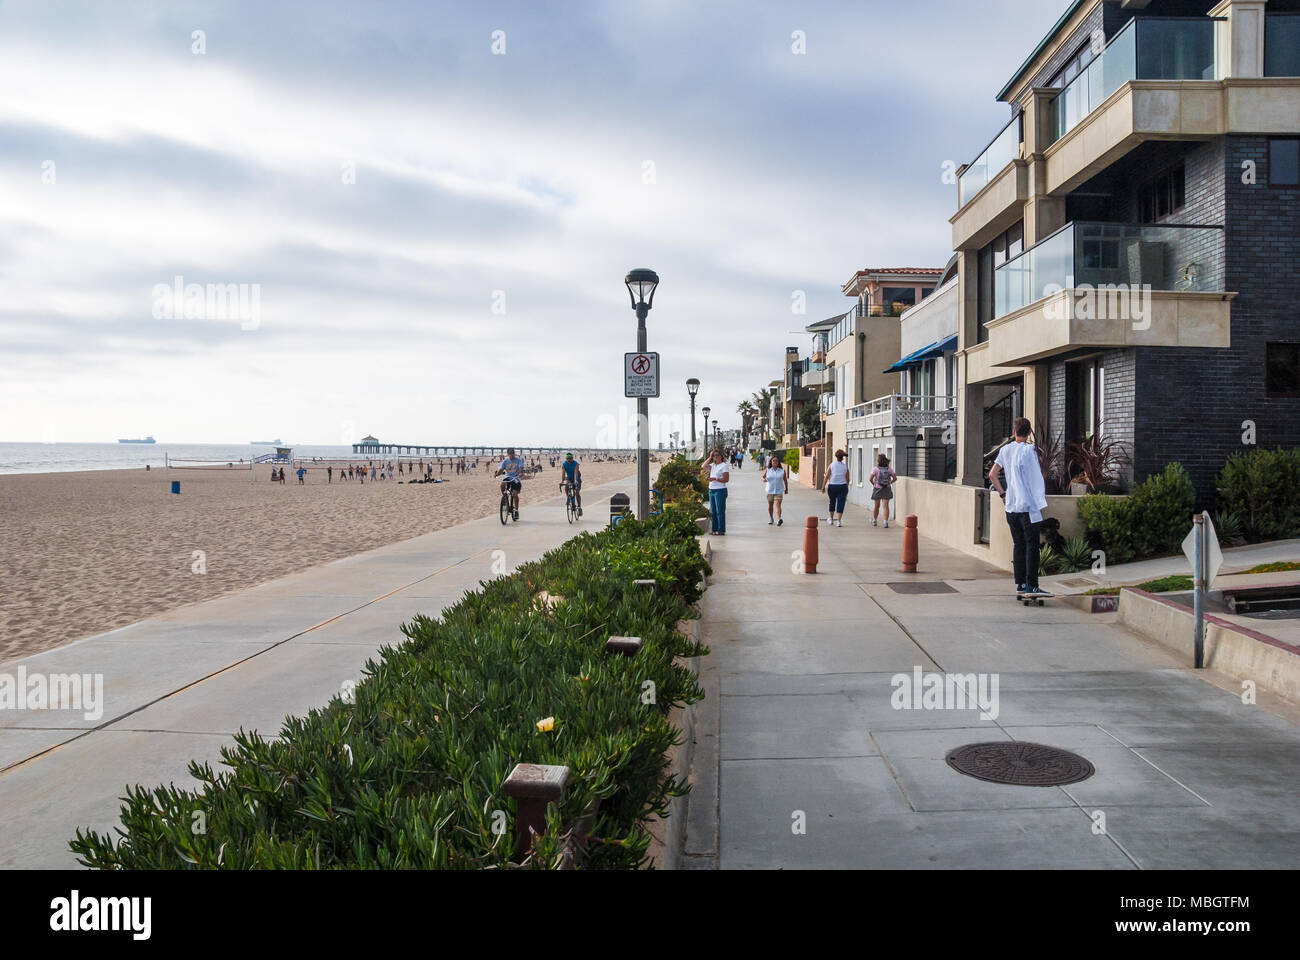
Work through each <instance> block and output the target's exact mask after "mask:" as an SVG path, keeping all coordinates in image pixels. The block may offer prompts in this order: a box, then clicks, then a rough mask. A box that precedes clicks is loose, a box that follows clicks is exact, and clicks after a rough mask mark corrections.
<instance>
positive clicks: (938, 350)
mask: <svg viewBox="0 0 1300 960" xmlns="http://www.w3.org/2000/svg"><path fill="white" fill-rule="evenodd" d="M956 349H957V335H956V334H955V333H954V334H953V335H952V336H951V337H946V338H944V339H943V340H936V341H935V342H934V343H932V344H930V345H929V346H928V347H922V348H921V349H920V350H917V351H915V352H913V353H909V354H908V355H907V356H905V357H904V358H903V359H902V360H899V361H898V362H897V363H896V364H894V365H893V366H892V367H890V368H889V369H887V370H885V371H883V372H884V373H898V372H900V371H902V370H908V369H910V368H912V367H919V366H920V365H921V364H922V363H924V362H925V361H926V360H930V359H932V358H934V357H939V356H942V355H943V354H944V353H945V352H946V351H948V350H956Z"/></svg>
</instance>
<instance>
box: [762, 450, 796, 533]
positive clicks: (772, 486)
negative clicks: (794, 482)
mask: <svg viewBox="0 0 1300 960" xmlns="http://www.w3.org/2000/svg"><path fill="white" fill-rule="evenodd" d="M762 480H763V489H764V490H765V491H766V492H767V525H768V526H769V527H770V526H771V525H772V522H773V520H774V519H775V521H776V525H777V526H778V527H780V526H783V525H784V524H785V519H784V518H783V517H782V516H781V500H782V499H783V498H784V497H785V495H786V494H787V493H789V492H790V471H789V470H787V469H786V466H785V464H784V463H782V462H781V458H780V457H778V456H777V455H776V454H772V456H771V457H769V458H768V461H767V466H766V467H765V468H764V469H763V477H762ZM774 505H775V507H776V516H775V518H774V517H773V516H772V507H773V506H774Z"/></svg>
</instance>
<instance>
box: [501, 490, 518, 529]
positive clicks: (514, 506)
mask: <svg viewBox="0 0 1300 960" xmlns="http://www.w3.org/2000/svg"><path fill="white" fill-rule="evenodd" d="M500 513H501V526H503V527H504V526H505V525H506V521H507V520H514V521H515V522H516V523H517V522H518V521H519V491H518V490H517V489H515V488H514V487H511V486H509V485H507V486H506V489H505V492H503V493H502V494H501V508H500Z"/></svg>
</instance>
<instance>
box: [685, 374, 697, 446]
mask: <svg viewBox="0 0 1300 960" xmlns="http://www.w3.org/2000/svg"><path fill="white" fill-rule="evenodd" d="M686 392H687V393H689V394H690V395H691V443H692V444H694V443H695V395H696V394H697V393H699V392H700V381H698V380H696V379H695V378H694V377H691V379H689V380H687V381H686Z"/></svg>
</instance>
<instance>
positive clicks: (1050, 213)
mask: <svg viewBox="0 0 1300 960" xmlns="http://www.w3.org/2000/svg"><path fill="white" fill-rule="evenodd" d="M997 98H998V100H1000V101H1002V102H1004V103H1006V104H1007V106H1008V108H1009V114H1010V116H1009V119H1008V122H1007V124H1006V125H1005V126H1004V127H1003V128H1002V129H1001V130H999V131H997V132H996V133H994V134H993V135H992V137H991V142H990V143H989V145H988V147H987V148H985V149H984V150H982V151H981V152H980V153H979V155H978V156H977V157H976V158H975V159H974V160H973V161H971V162H970V163H967V164H965V165H964V166H962V167H961V168H960V169H959V171H958V185H957V198H956V199H957V211H956V213H955V214H954V215H953V217H952V219H951V224H952V235H953V249H954V251H955V253H956V261H957V262H956V267H957V277H956V288H955V289H956V301H957V329H956V335H957V342H956V350H955V353H954V356H955V359H956V369H955V377H956V382H955V392H956V407H957V424H958V429H957V450H956V464H955V467H956V469H955V477H954V480H953V482H952V483H947V484H942V483H937V482H929V481H924V480H913V479H909V480H906V481H904V482H903V483H902V484H900V490H899V495H900V510H906V511H907V512H913V513H920V514H922V515H925V516H928V517H931V518H933V519H932V521H931V522H930V523H929V530H928V532H929V535H931V536H937V537H940V538H942V539H944V540H945V541H947V542H949V543H951V544H952V545H953V546H957V547H959V548H961V549H964V550H967V551H968V552H971V553H974V554H976V555H980V556H985V557H987V558H988V559H990V560H993V561H994V562H998V563H1004V564H1005V563H1006V562H1007V560H1008V558H1009V555H1010V545H1009V542H1008V538H1007V534H1006V525H1005V524H1002V523H992V524H991V523H990V521H989V516H990V505H989V499H988V496H987V493H986V491H985V489H984V488H985V485H986V481H985V475H986V473H987V454H988V452H989V450H990V449H991V448H992V447H993V446H994V445H995V444H996V443H997V442H999V441H1000V440H1001V439H1002V437H1003V436H1005V433H1004V428H1003V426H1002V425H1003V424H1004V423H1006V422H1008V421H1009V419H1010V418H1012V417H1014V416H1017V415H1024V416H1027V417H1029V418H1030V419H1031V420H1032V421H1033V422H1034V424H1035V427H1036V430H1037V432H1038V436H1039V439H1040V440H1046V439H1048V438H1059V439H1060V440H1061V441H1062V442H1065V443H1068V442H1070V441H1074V442H1081V441H1085V440H1087V439H1088V438H1091V437H1100V438H1106V439H1115V440H1120V441H1123V442H1124V443H1125V445H1126V446H1127V448H1128V450H1129V452H1130V455H1131V460H1132V462H1131V465H1130V466H1129V467H1128V468H1127V469H1126V470H1124V471H1122V474H1123V475H1122V476H1121V478H1120V479H1121V483H1124V482H1132V481H1134V480H1141V479H1143V478H1145V477H1147V476H1149V475H1150V474H1152V473H1155V472H1158V471H1159V470H1160V469H1162V468H1163V466H1164V465H1165V464H1166V463H1168V462H1170V461H1179V462H1181V463H1182V464H1183V465H1184V466H1186V467H1187V469H1188V471H1189V473H1190V474H1191V476H1192V479H1193V481H1194V483H1195V484H1196V486H1197V489H1198V492H1199V493H1200V496H1201V497H1202V499H1206V500H1208V499H1209V498H1210V497H1211V495H1212V487H1213V478H1214V475H1215V473H1216V471H1217V470H1218V469H1219V467H1220V466H1221V465H1222V463H1223V462H1224V460H1225V459H1226V458H1227V457H1228V456H1229V455H1230V454H1232V453H1234V452H1237V451H1239V450H1241V449H1243V438H1249V439H1253V440H1254V441H1255V442H1257V443H1259V444H1261V445H1264V446H1275V445H1288V446H1294V445H1297V444H1300V317H1298V316H1297V307H1296V304H1297V302H1300V279H1298V277H1300V273H1298V272H1297V267H1298V265H1300V171H1298V170H1297V167H1298V165H1300V156H1298V154H1300V0H1222V2H1212V0H1075V2H1072V3H1070V4H1069V5H1068V7H1067V9H1066V10H1065V12H1064V14H1063V15H1062V17H1061V18H1060V20H1059V21H1058V22H1057V23H1056V25H1055V26H1054V27H1053V28H1052V30H1051V31H1050V32H1049V33H1048V35H1047V36H1046V37H1044V38H1043V40H1042V42H1041V43H1040V44H1039V45H1038V46H1037V47H1036V48H1035V49H1034V50H1032V51H1029V52H1028V56H1027V58H1026V59H1025V60H1024V62H1023V63H1021V64H1020V65H1019V66H1018V67H1016V68H1015V69H1014V72H1013V73H1012V75H1011V77H1010V79H1009V80H1008V82H1007V83H1006V85H1005V86H1004V87H1003V89H1002V90H1001V91H999V93H998V96H997ZM1049 513H1051V514H1054V515H1057V516H1059V517H1060V519H1061V520H1062V525H1063V527H1064V528H1066V529H1067V530H1068V529H1069V527H1070V525H1071V524H1072V523H1074V522H1075V517H1076V514H1077V511H1076V509H1075V504H1074V502H1073V499H1072V498H1069V497H1061V498H1053V502H1052V505H1051V508H1050V510H1049Z"/></svg>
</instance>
